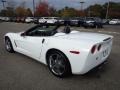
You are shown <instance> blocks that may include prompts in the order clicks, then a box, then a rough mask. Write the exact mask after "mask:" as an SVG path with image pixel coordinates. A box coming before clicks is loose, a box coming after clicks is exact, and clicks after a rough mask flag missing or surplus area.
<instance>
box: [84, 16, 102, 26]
mask: <svg viewBox="0 0 120 90" xmlns="http://www.w3.org/2000/svg"><path fill="white" fill-rule="evenodd" d="M83 27H85V28H102V27H103V24H102V20H101V19H100V18H95V17H86V18H85V20H84V23H83Z"/></svg>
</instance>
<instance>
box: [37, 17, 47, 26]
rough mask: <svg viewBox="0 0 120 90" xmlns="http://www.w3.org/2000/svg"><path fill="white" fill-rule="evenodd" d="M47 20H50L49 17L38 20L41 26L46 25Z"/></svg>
mask: <svg viewBox="0 0 120 90" xmlns="http://www.w3.org/2000/svg"><path fill="white" fill-rule="evenodd" d="M47 20H48V17H41V18H40V19H39V20H38V22H39V23H40V24H43V23H46V22H47Z"/></svg>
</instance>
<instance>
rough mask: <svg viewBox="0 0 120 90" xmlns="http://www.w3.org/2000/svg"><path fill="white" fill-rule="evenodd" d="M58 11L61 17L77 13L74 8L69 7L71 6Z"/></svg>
mask: <svg viewBox="0 0 120 90" xmlns="http://www.w3.org/2000/svg"><path fill="white" fill-rule="evenodd" d="M58 12H59V15H60V16H61V17H73V16H76V15H77V12H76V10H75V9H74V8H69V7H65V8H63V9H62V10H60V11H58Z"/></svg>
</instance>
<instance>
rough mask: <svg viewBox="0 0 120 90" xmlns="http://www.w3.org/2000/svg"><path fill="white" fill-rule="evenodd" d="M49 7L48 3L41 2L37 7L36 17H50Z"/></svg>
mask: <svg viewBox="0 0 120 90" xmlns="http://www.w3.org/2000/svg"><path fill="white" fill-rule="evenodd" d="M49 15H50V12H49V5H48V3H47V2H45V1H43V2H39V4H38V5H37V7H36V11H35V16H49Z"/></svg>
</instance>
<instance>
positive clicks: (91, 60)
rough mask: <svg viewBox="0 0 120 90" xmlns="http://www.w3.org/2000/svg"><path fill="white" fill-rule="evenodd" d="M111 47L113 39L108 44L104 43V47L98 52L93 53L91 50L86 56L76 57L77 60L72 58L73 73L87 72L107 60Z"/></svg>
mask: <svg viewBox="0 0 120 90" xmlns="http://www.w3.org/2000/svg"><path fill="white" fill-rule="evenodd" d="M111 48H112V40H111V41H110V42H109V44H108V45H103V48H102V49H101V50H100V51H99V52H96V53H95V54H91V52H89V54H88V55H87V57H86V58H83V57H85V56H82V57H75V58H76V59H77V60H74V62H72V60H71V67H72V73H73V74H85V73H87V72H88V71H90V70H91V69H93V68H95V67H97V66H98V65H100V64H102V63H103V62H105V61H106V60H107V58H108V56H109V55H110V52H111ZM81 58H83V59H81Z"/></svg>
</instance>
